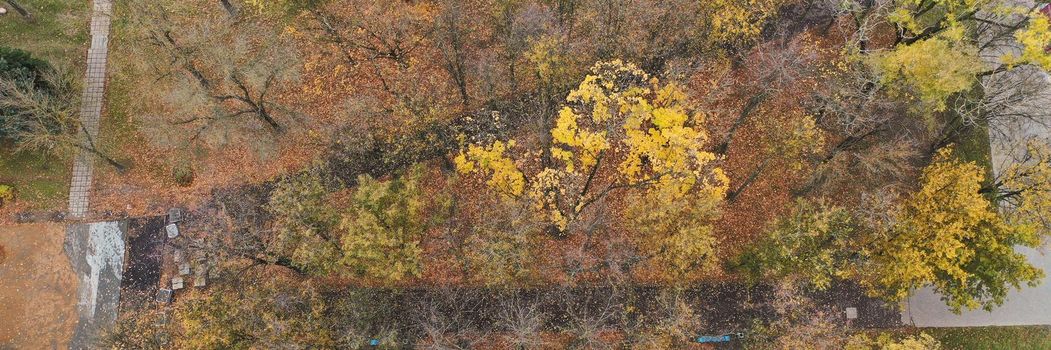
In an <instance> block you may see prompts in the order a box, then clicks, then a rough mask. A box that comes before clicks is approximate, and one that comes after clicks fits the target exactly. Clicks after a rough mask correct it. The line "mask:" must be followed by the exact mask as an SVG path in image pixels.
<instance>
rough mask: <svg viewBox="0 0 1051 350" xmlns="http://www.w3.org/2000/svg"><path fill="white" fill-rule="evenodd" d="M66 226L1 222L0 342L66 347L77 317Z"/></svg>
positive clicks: (10, 345) (18, 346)
mask: <svg viewBox="0 0 1051 350" xmlns="http://www.w3.org/2000/svg"><path fill="white" fill-rule="evenodd" d="M65 236H66V235H65V227H63V226H62V225H57V224H32V225H16V226H5V227H0V246H3V247H4V250H5V252H6V259H5V262H4V263H3V264H0V286H2V288H0V315H3V316H2V317H0V348H14V349H48V348H66V346H67V344H68V343H69V339H70V337H71V336H72V335H73V327H74V326H75V325H76V323H77V313H76V311H77V310H76V304H77V278H76V276H75V275H74V273H73V270H72V268H71V265H70V264H69V259H68V258H67V257H66V254H65V253H64V252H63V250H62V243H63V241H64V239H65Z"/></svg>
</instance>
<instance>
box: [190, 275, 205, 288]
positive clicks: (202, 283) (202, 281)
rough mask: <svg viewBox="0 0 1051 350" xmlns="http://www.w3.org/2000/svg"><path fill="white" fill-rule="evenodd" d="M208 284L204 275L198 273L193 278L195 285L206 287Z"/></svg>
mask: <svg viewBox="0 0 1051 350" xmlns="http://www.w3.org/2000/svg"><path fill="white" fill-rule="evenodd" d="M206 284H207V281H205V278H204V275H197V276H196V277H194V278H193V286H194V287H197V288H201V287H204V286H205V285H206Z"/></svg>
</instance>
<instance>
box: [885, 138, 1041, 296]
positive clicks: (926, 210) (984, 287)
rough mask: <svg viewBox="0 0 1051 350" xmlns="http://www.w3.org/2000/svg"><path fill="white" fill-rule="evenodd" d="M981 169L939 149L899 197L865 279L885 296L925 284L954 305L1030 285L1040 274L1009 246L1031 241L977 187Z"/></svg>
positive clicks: (1032, 238) (1032, 239)
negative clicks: (913, 187)
mask: <svg viewBox="0 0 1051 350" xmlns="http://www.w3.org/2000/svg"><path fill="white" fill-rule="evenodd" d="M983 179H984V172H983V170H982V169H981V168H980V167H979V166H977V165H976V164H974V163H973V162H970V163H963V162H961V161H959V160H958V159H956V158H954V156H953V155H952V151H951V149H942V150H940V151H939V152H938V153H937V154H936V156H935V159H934V161H933V163H932V164H931V165H930V166H928V167H927V168H926V169H925V170H924V172H923V176H922V179H921V180H922V184H923V185H922V187H921V188H920V189H919V191H917V192H915V193H913V194H912V195H910V196H909V197H908V198H907V199H906V200H905V202H904V203H903V204H902V207H901V209H900V210H901V212H900V214H899V216H898V223H897V224H896V225H895V227H894V228H893V229H892V232H888V233H886V234H887V235H888V236H887V237H886V239H885V241H882V239H881V242H880V243H878V244H880V245H881V247H880V248H879V251H880V252H881V253H880V254H874V255H873V257H872V259H873V262H874V264H873V266H874V268H873V269H871V271H868V272H869V273H871V274H870V275H869V276H870V278H869V279H868V280H867V283H870V286H873V285H871V283H874V284H875V285H874V286H875V287H876V288H874V289H878V290H881V293H884V294H885V295H884V296H885V297H888V298H889V299H891V300H903V299H904V298H905V297H906V296H907V295H908V293H909V292H911V291H912V290H913V289H914V288H918V287H921V286H924V285H931V286H933V287H934V288H935V290H936V291H938V292H939V293H941V294H942V295H943V296H944V297H943V298H944V299H945V301H946V303H947V304H948V305H949V307H951V308H952V309H953V310H957V311H958V310H960V309H962V308H968V309H974V308H977V307H984V308H986V309H990V308H992V307H993V306H995V305H999V304H1000V303H1002V302H1003V300H1004V297H1005V296H1006V294H1007V290H1008V286H1014V287H1016V288H1017V287H1019V286H1020V285H1021V284H1022V283H1028V284H1030V285H1032V284H1034V283H1035V282H1036V281H1037V280H1038V279H1039V278H1041V277H1042V276H1043V273H1042V272H1041V271H1040V270H1039V269H1037V268H1035V267H1033V266H1031V265H1029V263H1028V262H1027V261H1026V258H1025V256H1023V255H1021V254H1019V253H1016V252H1015V251H1014V246H1015V245H1025V246H1030V247H1035V246H1037V245H1038V244H1039V239H1038V237H1037V236H1036V235H1034V234H1033V233H1032V232H1031V231H1028V230H1020V229H1018V228H1016V227H1013V226H1011V225H1009V224H1008V223H1007V222H1006V221H1005V220H1004V219H1003V218H1002V217H1001V216H1000V215H999V213H998V212H997V211H996V210H995V209H994V208H993V206H992V204H990V202H989V201H988V200H987V199H986V198H985V197H984V196H982V194H981V193H980V192H979V191H980V190H981V188H982V181H983Z"/></svg>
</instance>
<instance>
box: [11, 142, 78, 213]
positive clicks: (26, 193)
mask: <svg viewBox="0 0 1051 350" xmlns="http://www.w3.org/2000/svg"><path fill="white" fill-rule="evenodd" d="M69 171H70V169H69V161H68V160H66V159H55V158H50V159H48V158H46V157H44V156H43V155H41V154H38V153H29V152H17V153H16V152H13V150H11V147H9V145H3V146H0V184H6V185H11V186H14V188H15V192H16V194H17V196H18V197H17V199H16V200H17V201H19V202H21V203H28V204H29V207H30V208H32V209H50V208H60V207H61V206H62V205H63V204H64V203H65V199H66V192H67V191H68V189H69Z"/></svg>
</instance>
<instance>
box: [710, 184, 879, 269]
mask: <svg viewBox="0 0 1051 350" xmlns="http://www.w3.org/2000/svg"><path fill="white" fill-rule="evenodd" d="M863 233H864V232H862V225H861V224H860V223H859V222H858V221H857V220H856V219H855V218H854V216H853V214H852V213H851V212H849V211H848V210H846V209H845V208H841V207H836V206H832V205H828V204H826V203H822V202H811V201H807V200H802V199H800V200H797V201H796V204H795V206H794V207H793V208H792V209H791V211H790V212H789V213H788V214H787V215H785V216H782V217H781V218H779V219H778V220H777V221H776V222H774V223H773V224H772V225H771V227H770V228H769V229H768V230H767V232H766V234H765V235H764V236H763V238H762V239H761V240H760V242H759V243H758V244H756V245H754V246H752V247H751V248H749V249H748V250H746V251H745V253H743V254H742V255H741V256H739V257H737V259H736V260H735V261H733V262H732V264H731V266H733V267H734V268H737V269H740V270H742V271H745V272H747V273H748V274H749V276H751V277H752V278H755V279H760V278H763V277H774V278H792V279H795V278H799V279H802V282H805V283H806V284H809V285H811V286H814V287H816V288H819V289H824V288H827V287H829V286H830V285H831V283H832V281H833V280H836V279H839V278H842V277H847V276H848V272H849V271H850V268H851V265H852V263H856V262H852V261H851V260H852V259H853V258H852V257H853V256H854V255H855V254H853V253H852V250H853V249H854V248H855V247H854V244H853V243H852V242H853V240H855V239H857V238H858V237H859V236H860V235H861V234H863Z"/></svg>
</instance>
